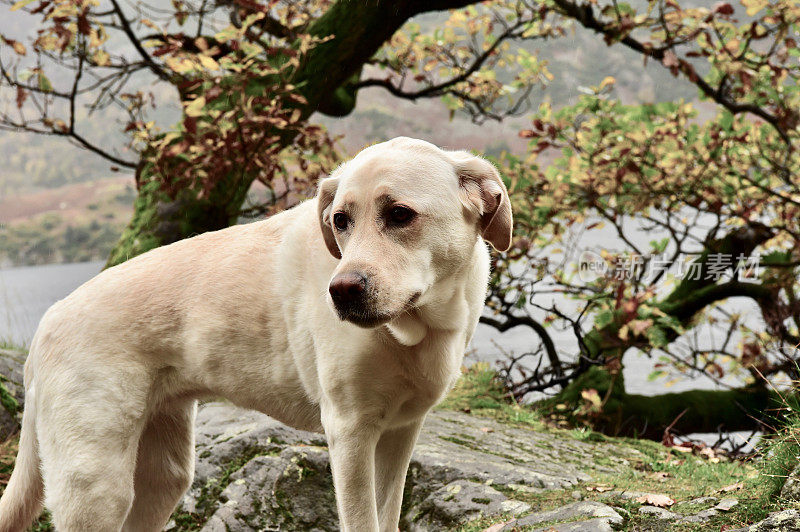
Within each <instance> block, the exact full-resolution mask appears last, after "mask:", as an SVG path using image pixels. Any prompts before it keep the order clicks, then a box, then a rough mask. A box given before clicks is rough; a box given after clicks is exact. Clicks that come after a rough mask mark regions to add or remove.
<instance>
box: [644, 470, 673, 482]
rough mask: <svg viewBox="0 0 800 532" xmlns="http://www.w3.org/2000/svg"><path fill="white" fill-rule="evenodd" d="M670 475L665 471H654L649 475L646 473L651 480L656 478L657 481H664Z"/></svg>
mask: <svg viewBox="0 0 800 532" xmlns="http://www.w3.org/2000/svg"><path fill="white" fill-rule="evenodd" d="M671 476H672V475H670V474H669V473H667V472H666V471H656V472H655V473H650V474H649V475H647V477H648V478H651V479H653V480H658V481H659V482H666V480H667V479H668V478H670V477H671Z"/></svg>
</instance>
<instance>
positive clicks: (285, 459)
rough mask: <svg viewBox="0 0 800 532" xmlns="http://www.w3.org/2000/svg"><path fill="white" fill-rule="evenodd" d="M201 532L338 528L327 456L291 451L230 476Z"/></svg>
mask: <svg viewBox="0 0 800 532" xmlns="http://www.w3.org/2000/svg"><path fill="white" fill-rule="evenodd" d="M230 480H231V482H230V484H228V487H227V488H225V490H223V491H222V493H221V494H220V497H219V502H220V505H219V506H218V509H217V511H216V512H214V514H213V515H212V516H211V517H210V518H209V520H208V522H207V523H206V526H205V527H204V528H203V529H202V530H203V531H204V532H227V531H229V530H264V529H267V530H269V529H275V530H308V531H320V530H330V529H331V528H334V529H337V528H338V522H339V520H338V517H337V515H336V499H335V497H334V492H333V482H332V481H331V477H330V470H329V465H328V453H327V450H325V449H321V448H319V447H299V446H296V447H289V448H287V449H285V450H284V451H283V452H281V453H280V455H279V456H277V457H276V456H260V457H257V458H254V459H253V460H250V461H249V462H248V463H247V465H245V466H244V467H243V468H242V469H240V470H238V471H237V472H236V473H234V474H233V475H231V477H230Z"/></svg>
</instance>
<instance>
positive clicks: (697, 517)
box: [680, 508, 719, 523]
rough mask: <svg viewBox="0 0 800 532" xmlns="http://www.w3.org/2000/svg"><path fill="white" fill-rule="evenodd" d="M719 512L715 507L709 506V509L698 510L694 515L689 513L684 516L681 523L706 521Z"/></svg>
mask: <svg viewBox="0 0 800 532" xmlns="http://www.w3.org/2000/svg"><path fill="white" fill-rule="evenodd" d="M718 513H719V512H718V511H717V510H715V509H714V508H709V509H708V510H702V511H700V512H697V513H696V514H694V515H687V516H686V517H682V518H681V519H680V522H681V523H704V522H706V521H708V520H709V519H711V518H712V517H714V516H715V515H717V514H718Z"/></svg>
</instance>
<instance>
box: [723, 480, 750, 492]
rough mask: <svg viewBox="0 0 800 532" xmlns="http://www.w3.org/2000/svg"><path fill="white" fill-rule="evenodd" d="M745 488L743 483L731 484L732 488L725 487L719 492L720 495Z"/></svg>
mask: <svg viewBox="0 0 800 532" xmlns="http://www.w3.org/2000/svg"><path fill="white" fill-rule="evenodd" d="M742 488H744V484H743V483H741V482H737V483H736V484H731V485H730V486H725V487H724V488H720V489H718V490H717V492H718V493H728V492H729V491H736V490H740V489H742Z"/></svg>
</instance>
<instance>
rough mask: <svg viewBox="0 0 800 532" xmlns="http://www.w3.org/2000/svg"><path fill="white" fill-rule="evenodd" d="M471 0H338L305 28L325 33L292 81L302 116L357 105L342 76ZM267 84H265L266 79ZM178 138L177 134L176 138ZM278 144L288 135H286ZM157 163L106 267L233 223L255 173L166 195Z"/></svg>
mask: <svg viewBox="0 0 800 532" xmlns="http://www.w3.org/2000/svg"><path fill="white" fill-rule="evenodd" d="M473 2H474V0H431V1H423V0H400V1H390V0H339V1H338V2H336V3H335V4H334V5H333V6H331V7H330V8H329V9H328V11H327V12H326V13H325V14H323V15H322V16H321V17H320V18H318V19H317V20H316V21H315V22H314V23H312V24H311V26H310V27H309V28H308V30H307V31H308V33H309V34H310V35H311V36H315V37H320V38H325V37H331V39H330V40H328V41H326V42H324V43H323V44H320V45H318V46H316V47H315V48H314V49H312V50H311V51H310V52H309V54H308V56H307V57H306V58H305V60H304V61H303V62H302V64H301V66H300V67H299V68H297V70H296V71H295V72H293V74H292V76H291V80H290V82H291V84H292V85H294V86H295V87H297V91H298V92H299V93H300V94H301V95H302V96H303V97H304V98H305V100H306V102H307V103H306V104H305V105H304V106H302V107H301V111H302V116H303V117H304V118H307V117H309V116H310V115H311V114H312V113H314V112H315V111H322V112H325V113H327V114H332V115H338V116H342V115H346V114H347V113H349V112H350V111H351V110H352V109H353V107H354V105H355V94H354V93H353V92H352V91H348V89H347V83H346V82H347V81H348V79H350V78H351V77H352V76H353V75H354V74H357V73H358V72H359V71H360V70H361V68H362V67H363V65H364V63H365V62H366V61H367V60H368V59H369V58H370V57H372V55H373V54H375V52H376V51H377V50H378V49H379V48H380V46H381V45H382V44H383V43H384V42H385V41H386V40H387V39H389V38H390V37H391V36H392V34H394V32H395V31H397V29H398V28H399V27H400V26H401V25H402V24H403V23H404V22H405V21H406V20H408V19H409V18H411V17H413V16H414V15H416V14H419V13H422V12H426V11H435V10H441V9H450V8H457V7H463V6H465V5H469V4H471V3H473ZM266 85H267V86H268V85H269V83H266ZM179 140H180V139H177V140H176V142H177V141H179ZM278 142H279V143H282V146H280V147H283V146H285V145H288V144H289V143H290V142H292V139H291V138H289V137H287V136H284V137H282V138H281V140H280V141H278ZM153 172H154V167H153V166H152V165H150V164H147V163H145V162H143V163H142V164H141V165H140V167H139V168H138V170H137V183H139V184H140V186H139V190H138V197H137V198H136V201H135V203H134V213H133V218H132V219H131V222H130V224H129V225H128V227H127V228H126V229H125V231H124V232H123V234H122V237H121V238H120V240H119V242H118V243H117V245H116V246H115V247H114V249H113V250H112V252H111V255H110V257H109V260H108V264H107V266H108V267H110V266H114V265H116V264H119V263H121V262H124V261H126V260H127V259H129V258H131V257H134V256H136V255H139V254H141V253H144V252H146V251H148V250H151V249H153V248H156V247H158V246H161V245H165V244H169V243H172V242H175V241H177V240H181V239H183V238H187V237H190V236H193V235H196V234H200V233H203V232H206V231H213V230H217V229H222V228H224V227H227V226H229V225H231V224H233V223H235V222H236V219H237V216H238V214H239V211H240V209H241V206H242V203H243V202H244V200H245V197H246V195H247V191H248V190H249V189H250V185H251V184H252V182H253V181H254V180H255V178H256V175H255V172H253V173H243V172H238V171H234V172H232V173H231V174H230V175H228V176H226V178H225V179H222V180H220V181H219V183H217V184H216V185H215V186H214V187H213V189H212V190H211V191H210V192H209V193H207V194H204V195H203V196H202V197H200V196H199V195H198V194H197V193H196V191H194V190H181V191H179V192H178V193H177V194H173V195H167V194H166V193H165V192H164V189H165V188H169V187H163V184H164V183H165V182H169V180H170V178H171V176H165V175H153Z"/></svg>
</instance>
